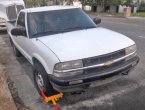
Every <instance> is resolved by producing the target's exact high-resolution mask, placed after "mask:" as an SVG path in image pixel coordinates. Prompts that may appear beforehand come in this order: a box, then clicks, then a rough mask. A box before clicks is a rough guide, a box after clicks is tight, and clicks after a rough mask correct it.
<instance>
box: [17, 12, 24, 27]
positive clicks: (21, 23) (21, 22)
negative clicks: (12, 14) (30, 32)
mask: <svg viewBox="0 0 145 110" xmlns="http://www.w3.org/2000/svg"><path fill="white" fill-rule="evenodd" d="M17 27H24V28H25V13H23V12H21V13H20V14H19V17H18V21H17Z"/></svg>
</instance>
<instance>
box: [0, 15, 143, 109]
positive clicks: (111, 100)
mask: <svg viewBox="0 0 145 110" xmlns="http://www.w3.org/2000/svg"><path fill="white" fill-rule="evenodd" d="M101 18H102V23H101V24H100V26H101V27H104V28H108V29H111V30H113V31H117V32H119V33H122V34H124V35H126V36H128V37H130V38H131V39H133V40H134V41H135V42H136V44H137V48H138V55H139V57H140V63H139V64H138V66H137V67H136V69H135V70H134V71H132V72H131V73H130V74H129V75H127V76H125V77H123V78H121V79H119V80H117V81H115V82H112V83H109V84H106V85H103V86H99V87H96V88H91V89H88V90H86V91H85V92H84V93H82V94H75V95H72V94H71V93H66V94H64V97H63V98H62V99H61V100H59V102H58V104H59V106H60V107H61V110H144V109H145V20H144V19H131V18H130V19H127V18H112V17H101ZM0 36H1V37H2V38H3V41H1V42H4V45H3V46H4V48H3V49H6V51H7V56H6V57H8V58H7V61H6V62H5V63H6V67H7V69H6V70H7V73H8V75H9V76H10V78H11V80H12V81H13V82H14V84H15V87H16V89H17V92H18V95H19V98H20V101H21V102H22V103H23V104H24V105H25V106H26V107H28V108H29V109H31V110H51V109H52V110H53V106H52V104H46V103H44V102H43V100H42V99H41V97H40V96H39V95H38V93H37V91H36V89H35V87H34V85H33V77H32V67H31V65H30V64H29V63H28V61H27V60H26V59H25V58H19V59H16V58H15V57H14V55H13V54H12V49H11V47H10V45H9V41H8V35H7V34H3V35H0ZM108 36H109V35H108ZM106 37H107V36H106ZM1 42H0V43H1ZM114 42H115V41H114Z"/></svg>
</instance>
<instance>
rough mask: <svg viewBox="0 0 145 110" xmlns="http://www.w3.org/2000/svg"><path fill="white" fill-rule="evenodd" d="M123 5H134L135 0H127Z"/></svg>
mask: <svg viewBox="0 0 145 110" xmlns="http://www.w3.org/2000/svg"><path fill="white" fill-rule="evenodd" d="M123 5H126V6H132V5H133V0H126V1H125V2H124V4H123Z"/></svg>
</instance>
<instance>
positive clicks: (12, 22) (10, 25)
mask: <svg viewBox="0 0 145 110" xmlns="http://www.w3.org/2000/svg"><path fill="white" fill-rule="evenodd" d="M15 23H16V20H13V21H7V22H6V27H7V31H8V32H10V31H11V30H12V29H13V28H14V27H15Z"/></svg>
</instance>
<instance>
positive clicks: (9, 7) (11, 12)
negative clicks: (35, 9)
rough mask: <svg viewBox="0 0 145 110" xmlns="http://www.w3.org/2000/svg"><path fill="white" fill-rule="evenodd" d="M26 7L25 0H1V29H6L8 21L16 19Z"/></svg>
mask: <svg viewBox="0 0 145 110" xmlns="http://www.w3.org/2000/svg"><path fill="white" fill-rule="evenodd" d="M24 7H25V5H24V2H23V0H0V30H6V21H11V20H15V19H16V18H17V14H18V13H19V11H20V10H21V9H24Z"/></svg>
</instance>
